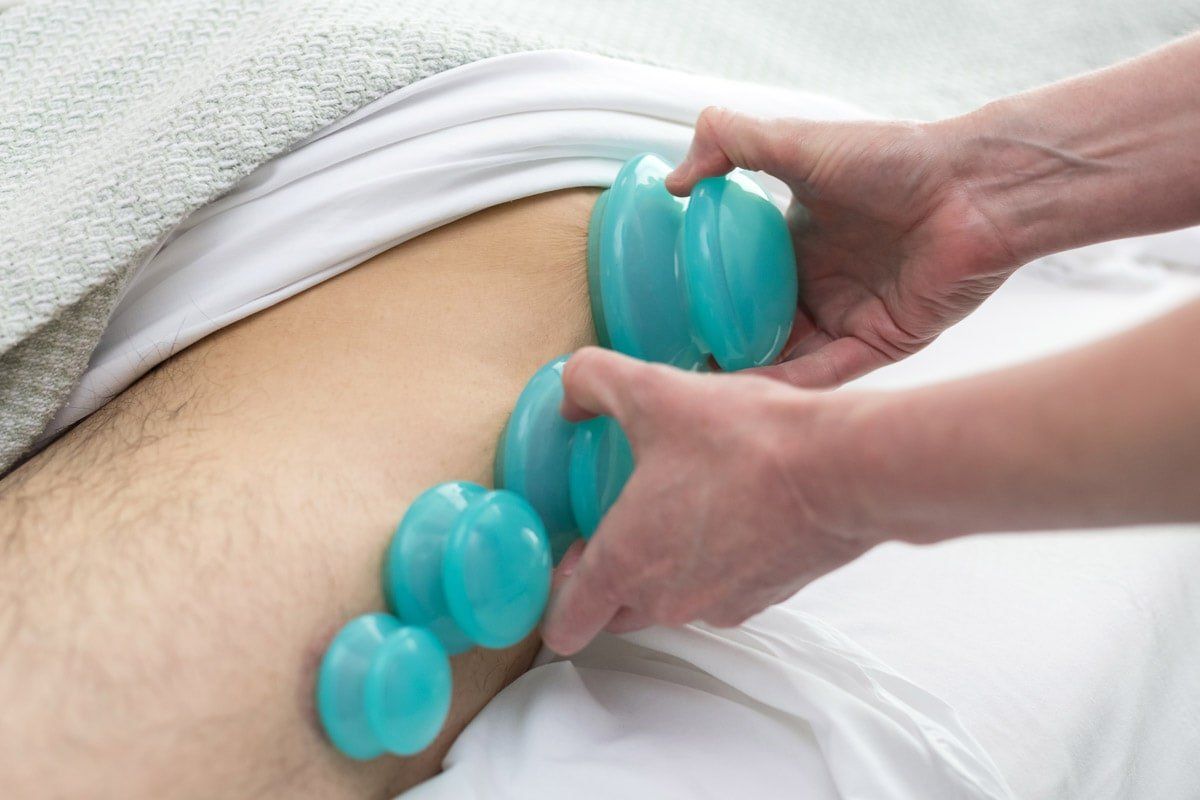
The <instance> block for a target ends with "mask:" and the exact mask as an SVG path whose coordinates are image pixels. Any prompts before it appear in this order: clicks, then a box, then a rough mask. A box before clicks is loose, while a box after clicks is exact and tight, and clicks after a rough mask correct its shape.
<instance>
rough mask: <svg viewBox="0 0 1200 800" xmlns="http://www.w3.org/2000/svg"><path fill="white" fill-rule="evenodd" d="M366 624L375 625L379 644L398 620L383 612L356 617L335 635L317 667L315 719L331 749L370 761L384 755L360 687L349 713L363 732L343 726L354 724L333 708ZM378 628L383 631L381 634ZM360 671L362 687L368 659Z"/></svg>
mask: <svg viewBox="0 0 1200 800" xmlns="http://www.w3.org/2000/svg"><path fill="white" fill-rule="evenodd" d="M368 625H373V626H374V630H375V633H377V634H378V635H377V638H378V643H382V642H383V641H384V639H386V638H387V636H388V635H390V634H391V633H393V632H395V631H396V630H398V629H399V628H400V621H399V620H397V619H396V618H395V617H393V616H392V615H391V614H385V613H383V612H373V613H370V614H362V615H360V616H357V617H355V618H354V619H352V620H350V621H349V622H347V623H346V624H345V625H343V626H342V628H341V630H339V631H338V632H337V634H335V635H334V637H333V639H332V640H331V641H330V642H329V646H328V647H327V648H325V653H324V655H323V656H322V657H321V664H320V666H319V667H318V668H317V692H316V694H317V716H318V718H319V719H320V720H321V727H322V728H323V729H324V731H325V735H326V737H328V739H329V741H330V742H332V743H333V746H334V747H336V748H337V749H338V750H339V751H340V752H341V753H342V754H344V755H346V756H347V757H349V758H353V759H355V760H356V761H369V760H370V759H372V758H376V757H378V756H380V755H383V753H384V749H383V745H382V744H380V743H379V740H378V738H377V737H376V736H375V734H374V731H373V730H371V727H370V723H369V722H368V721H367V716H366V709H365V705H364V702H363V692H362V689H361V688H360V689H359V691H358V692H357V694H358V697H357V708H356V709H355V708H352V709H351V713H352V714H354V715H355V716H357V717H358V718H359V720H360V721H361V724H362V726H363V727H364V728H365V731H364V730H359V731H351V730H348V729H347V727H346V726H347V725H353V723H351V722H349V721H348V720H347V718H345V717H343V716H342V715H341V713H340V712H341V711H344V710H345V709H338V708H337V707H336V703H337V692H336V688H337V685H338V682H340V681H342V680H346V679H347V678H348V677H353V676H352V675H348V674H347V673H348V671H349V669H350V668H352V667H353V666H355V665H354V663H353V661H351V662H349V663H344V662H345V659H347V658H350V657H354V656H356V655H359V656H360V655H361V654H355V653H354V651H353V649H352V648H353V644H354V643H355V642H354V640H355V637H360V636H362V635H363V634H364V632H365V631H364V630H363V629H364V628H366V627H367V626H368ZM381 628H382V629H383V630H382V631H380V629H381ZM360 669H361V674H360V676H359V679H360V681H361V682H362V684H363V686H365V683H366V675H367V671H368V670H369V669H370V660H369V659H368V660H366V661H365V663H364V664H362V665H361V666H360ZM364 733H365V734H366V735H364ZM365 738H369V739H370V741H364V739H365Z"/></svg>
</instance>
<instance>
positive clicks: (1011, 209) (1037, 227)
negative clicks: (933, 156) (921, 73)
mask: <svg viewBox="0 0 1200 800" xmlns="http://www.w3.org/2000/svg"><path fill="white" fill-rule="evenodd" d="M1041 105H1042V104H1041V103H1040V102H1039V101H1038V98H1037V97H1036V96H1034V95H1016V96H1014V97H1008V98H1004V99H1001V100H996V101H993V102H991V103H988V104H987V105H984V106H982V107H980V108H979V109H976V110H975V111H972V112H970V113H968V114H965V115H963V116H960V117H953V118H950V119H947V120H942V121H939V122H935V123H932V127H933V128H934V129H936V130H937V132H938V134H939V135H940V136H941V137H942V138H943V139H944V140H945V141H946V143H947V144H946V148H947V152H948V160H949V164H950V172H951V175H952V179H951V180H952V182H953V183H954V184H955V186H956V187H957V188H958V189H959V190H960V191H962V192H963V193H964V194H965V195H966V196H967V197H969V198H970V201H971V203H972V204H973V205H974V206H975V208H976V209H978V211H979V213H980V214H982V215H983V216H984V217H985V218H986V219H987V220H988V222H989V223H990V224H991V225H992V227H993V228H994V230H995V231H996V234H997V236H998V237H999V239H1000V240H1001V241H1002V242H1003V244H1004V246H1005V248H1006V249H1007V251H1008V252H1009V253H1010V254H1011V257H1012V259H1013V261H1014V262H1015V263H1014V264H1013V267H1014V269H1015V268H1016V267H1018V266H1020V265H1022V264H1027V263H1029V262H1030V261H1033V260H1034V259H1036V258H1039V257H1041V256H1045V255H1049V254H1051V253H1056V252H1060V251H1062V250H1068V249H1071V248H1074V247H1081V246H1083V245H1086V244H1091V243H1094V242H1097V241H1101V240H1103V239H1105V238H1109V237H1110V232H1112V231H1115V230H1118V229H1119V228H1120V227H1121V225H1122V221H1121V215H1122V214H1123V213H1124V212H1125V210H1126V209H1125V208H1124V207H1123V204H1122V203H1121V201H1120V198H1119V197H1118V196H1116V195H1115V189H1117V188H1119V184H1120V181H1121V177H1120V172H1121V169H1120V166H1119V165H1118V164H1116V163H1113V161H1112V160H1111V157H1110V155H1109V154H1107V152H1106V151H1108V150H1109V147H1108V145H1106V143H1105V142H1104V141H1102V140H1101V139H1097V138H1095V137H1093V136H1091V135H1090V134H1091V132H1089V131H1086V130H1082V129H1079V128H1080V126H1073V125H1071V124H1069V121H1068V122H1066V123H1064V122H1063V121H1062V120H1061V119H1055V120H1054V121H1053V122H1052V121H1051V120H1049V119H1047V118H1046V113H1045V111H1044V109H1042V108H1041Z"/></svg>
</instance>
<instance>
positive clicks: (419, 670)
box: [317, 481, 551, 759]
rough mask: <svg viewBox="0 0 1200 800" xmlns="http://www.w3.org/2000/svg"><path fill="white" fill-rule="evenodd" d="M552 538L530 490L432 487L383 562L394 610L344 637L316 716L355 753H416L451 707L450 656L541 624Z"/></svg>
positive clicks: (332, 653)
mask: <svg viewBox="0 0 1200 800" xmlns="http://www.w3.org/2000/svg"><path fill="white" fill-rule="evenodd" d="M550 569H551V566H550V544H549V541H548V539H547V537H546V532H545V528H544V527H543V525H542V522H541V519H539V517H538V515H537V513H536V512H535V511H534V510H533V508H532V507H530V505H529V503H527V502H526V501H525V500H523V499H522V498H521V497H520V496H518V495H516V494H514V493H512V492H507V491H489V490H487V489H485V488H483V487H482V486H479V485H478V484H474V483H467V482H465V481H451V482H448V483H443V484H439V485H437V486H434V487H433V488H431V489H428V490H426V491H425V492H424V493H422V494H421V495H420V496H419V497H418V498H417V499H416V500H415V501H413V503H412V505H411V506H410V507H409V509H408V511H407V513H405V515H404V518H403V519H402V520H401V521H400V524H399V525H398V526H397V528H396V533H395V535H393V537H392V541H391V544H390V545H389V546H388V550H387V553H386V555H385V557H384V564H383V586H384V596H385V598H386V600H387V603H388V607H389V608H390V609H391V611H392V612H393V614H394V616H393V614H367V615H364V616H361V617H358V618H357V619H355V620H353V621H351V622H350V623H349V624H347V625H346V626H345V627H344V628H343V629H342V630H341V632H340V633H338V635H337V636H336V637H334V639H333V641H332V643H330V645H329V648H328V649H327V650H326V652H325V656H324V658H323V659H322V661H321V666H320V669H319V672H318V676H317V711H318V715H319V717H320V719H321V722H322V724H323V726H324V728H325V731H326V733H327V734H328V735H329V739H330V741H332V742H333V744H334V745H335V746H336V747H337V748H338V749H339V750H341V751H342V752H343V753H345V754H346V755H348V756H350V757H351V758H356V759H369V758H374V757H376V756H378V755H381V754H382V753H384V752H390V753H396V754H399V755H411V754H413V753H417V752H420V751H421V750H423V749H425V748H426V747H428V746H429V744H430V743H432V742H433V740H434V739H435V738H436V737H437V734H438V732H439V731H440V730H441V727H442V724H443V723H444V722H445V718H446V714H447V712H448V710H449V708H450V697H451V688H452V687H451V679H450V661H449V655H450V654H452V653H459V652H462V651H464V650H466V649H468V648H469V647H471V646H472V645H475V644H478V645H481V646H483V647H491V648H503V647H509V646H511V645H514V644H516V643H517V642H519V641H521V639H523V638H525V636H526V635H527V634H528V633H529V632H530V631H532V630H533V628H534V626H535V625H537V621H538V619H540V618H541V615H542V611H543V609H544V608H545V606H546V601H547V599H548V598H549V595H550Z"/></svg>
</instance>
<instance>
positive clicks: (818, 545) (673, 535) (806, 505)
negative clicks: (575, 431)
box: [542, 348, 878, 655]
mask: <svg viewBox="0 0 1200 800" xmlns="http://www.w3.org/2000/svg"><path fill="white" fill-rule="evenodd" d="M563 385H564V389H565V397H564V401H563V413H564V415H565V416H567V417H568V418H569V419H573V420H578V419H583V418H585V417H588V416H591V415H594V414H604V415H608V416H611V417H613V418H615V419H616V420H617V421H619V422H620V423H621V426H622V428H623V429H624V430H625V433H626V434H627V436H628V437H629V440H630V443H631V444H632V446H633V452H634V460H635V462H636V468H635V469H634V472H633V475H632V476H631V478H630V479H629V482H628V483H627V484H626V485H625V488H624V489H623V490H622V492H621V495H620V497H619V498H618V500H617V502H616V503H615V504H614V505H613V507H612V508H611V509H610V510H609V512H608V513H607V514H606V515H605V517H604V519H603V520H602V521H601V523H600V527H599V528H598V529H597V531H596V533H595V535H594V536H593V537H592V538H591V540H590V541H589V542H588V543H587V546H586V547H585V548H584V549H583V551H582V555H580V554H579V553H578V551H576V552H573V553H570V554H568V556H567V557H566V558H565V559H564V561H563V563H562V565H560V568H559V582H558V585H557V586H558V588H557V590H556V592H555V596H554V599H553V600H552V602H551V605H550V609H549V611H548V612H547V616H546V620H545V623H544V625H543V631H542V635H543V639H544V641H545V643H546V645H547V646H549V647H550V648H551V649H552V650H554V651H555V652H558V653H560V654H564V655H567V654H571V653H574V652H576V651H577V650H579V649H580V648H581V647H583V646H584V645H585V644H586V643H587V642H588V641H590V640H591V639H592V637H593V636H595V634H596V633H597V632H599V631H600V630H601V629H603V628H605V627H607V628H608V629H609V630H611V631H613V632H618V633H621V632H628V631H631V630H635V629H638V628H642V627H646V626H647V625H651V624H665V625H680V624H683V623H686V622H690V621H692V620H696V619H701V620H704V621H706V622H709V623H711V624H713V625H718V626H732V625H736V624H739V623H740V622H742V621H743V620H745V619H746V618H747V617H750V616H752V615H753V614H755V613H757V612H759V611H761V610H762V609H764V608H766V607H767V606H768V605H771V604H773V603H777V602H779V601H781V600H784V599H785V598H787V597H789V596H790V595H792V594H793V593H794V592H796V591H797V590H798V589H799V588H800V587H802V586H803V585H804V584H806V583H808V582H810V581H812V580H813V579H814V578H817V577H819V576H820V575H823V574H824V573H826V572H828V571H829V570H832V569H834V568H836V567H838V566H840V565H842V564H844V563H846V562H847V561H850V560H852V559H853V558H855V557H856V556H858V555H859V554H861V553H862V552H864V551H865V550H867V549H869V548H870V547H871V546H873V545H874V544H875V543H876V542H877V541H878V537H877V536H875V535H874V534H872V533H870V531H872V530H874V529H876V527H877V526H874V525H872V524H870V523H869V521H867V520H864V519H861V518H859V516H858V514H859V513H860V511H859V510H860V509H863V508H866V507H868V506H870V505H872V504H870V503H862V502H861V500H862V496H861V493H860V492H858V491H857V490H856V489H855V488H854V487H855V485H856V479H855V478H854V477H853V476H852V475H845V474H843V473H845V472H850V471H851V470H849V469H847V468H845V467H842V466H841V462H843V461H846V459H844V458H843V457H842V455H841V454H839V453H837V448H836V446H833V444H834V441H835V440H834V437H836V436H840V435H841V432H843V431H844V430H845V427H846V426H845V423H844V421H843V419H842V417H843V415H844V413H845V409H846V408H847V404H848V403H850V402H852V400H853V399H854V398H855V397H856V396H855V395H846V394H843V393H837V394H822V393H812V392H806V391H803V390H800V389H795V388H792V387H790V386H785V385H783V384H782V383H779V382H777V381H771V380H767V379H765V378H761V377H754V376H749V375H735V374H731V375H699V374H696V373H690V372H685V371H682V370H678V369H675V368H673V367H667V366H663V365H658V364H647V363H645V362H641V361H638V360H635V359H632V358H629V357H627V356H623V355H619V354H617V353H614V352H612V351H608V350H601V349H599V348H585V349H583V350H580V351H579V352H578V353H576V354H575V355H574V356H573V357H572V358H571V359H570V361H568V362H567V365H566V369H565V371H564V373H563ZM838 441H840V439H839V440H838ZM826 442H828V444H826ZM796 443H803V445H804V446H803V447H797V446H796Z"/></svg>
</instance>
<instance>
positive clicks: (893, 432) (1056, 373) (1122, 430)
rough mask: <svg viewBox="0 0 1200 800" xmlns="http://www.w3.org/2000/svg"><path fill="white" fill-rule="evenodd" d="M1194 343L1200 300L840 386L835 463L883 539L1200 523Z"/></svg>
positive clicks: (1199, 408) (1199, 381) (1199, 414)
mask: <svg viewBox="0 0 1200 800" xmlns="http://www.w3.org/2000/svg"><path fill="white" fill-rule="evenodd" d="M1198 341H1200V303H1198V302H1194V303H1192V304H1190V305H1188V306H1185V307H1183V308H1181V309H1179V310H1177V311H1175V312H1174V313H1171V314H1169V315H1167V316H1164V317H1162V318H1160V319H1158V320H1155V321H1154V322H1151V323H1149V324H1147V325H1144V326H1142V327H1140V328H1137V329H1135V330H1132V331H1129V332H1127V333H1125V334H1123V335H1120V336H1117V337H1115V338H1112V339H1109V340H1106V341H1102V342H1099V343H1097V344H1094V345H1092V346H1089V347H1086V348H1083V349H1080V350H1077V351H1073V352H1069V353H1066V354H1063V355H1058V356H1054V357H1051V358H1047V359H1044V360H1041V361H1037V362H1033V363H1029V364H1025V365H1021V366H1018V367H1013V368H1010V369H1006V370H1002V371H998V372H993V373H987V374H984V375H979V376H975V377H970V378H966V379H962V380H958V381H955V382H952V383H947V384H941V385H935V386H929V387H922V388H919V389H914V390H908V391H904V392H900V393H895V394H878V395H858V396H855V395H846V396H844V397H843V398H839V397H838V396H837V395H831V396H829V400H828V402H830V403H831V404H833V405H832V406H831V407H832V408H844V409H845V412H844V414H843V417H842V418H841V419H839V420H838V422H839V423H840V424H841V434H838V433H836V432H835V433H833V434H831V436H834V437H838V436H840V439H839V441H841V442H842V445H841V447H839V448H838V450H837V452H835V453H833V454H832V455H831V459H832V460H834V461H835V462H836V463H838V464H840V465H841V466H840V470H841V472H840V474H841V475H842V476H843V480H844V482H845V483H844V485H845V486H846V487H849V488H848V489H847V491H848V492H850V493H852V495H853V497H854V498H855V505H857V506H858V507H859V508H860V509H861V510H862V511H861V513H862V514H863V518H862V524H865V525H867V526H868V527H870V528H872V529H873V530H875V531H877V532H878V534H879V536H881V537H882V538H892V537H897V538H904V539H910V540H917V541H929V540H935V539H938V538H942V537H946V536H952V535H956V534H962V533H977V532H985V531H1007V530H1034V529H1054V528H1071V527H1103V526H1114V525H1123V524H1132V523H1139V522H1143V523H1157V522H1175V521H1184V520H1200V490H1198V489H1197V486H1198V485H1200V369H1197V368H1196V359H1195V357H1194V354H1195V353H1196V343H1197V342H1198ZM838 404H840V405H838ZM832 427H833V428H834V430H835V431H836V430H837V429H838V426H836V425H834V426H832ZM847 442H848V443H849V444H848V445H847V444H846V443H847Z"/></svg>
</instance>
